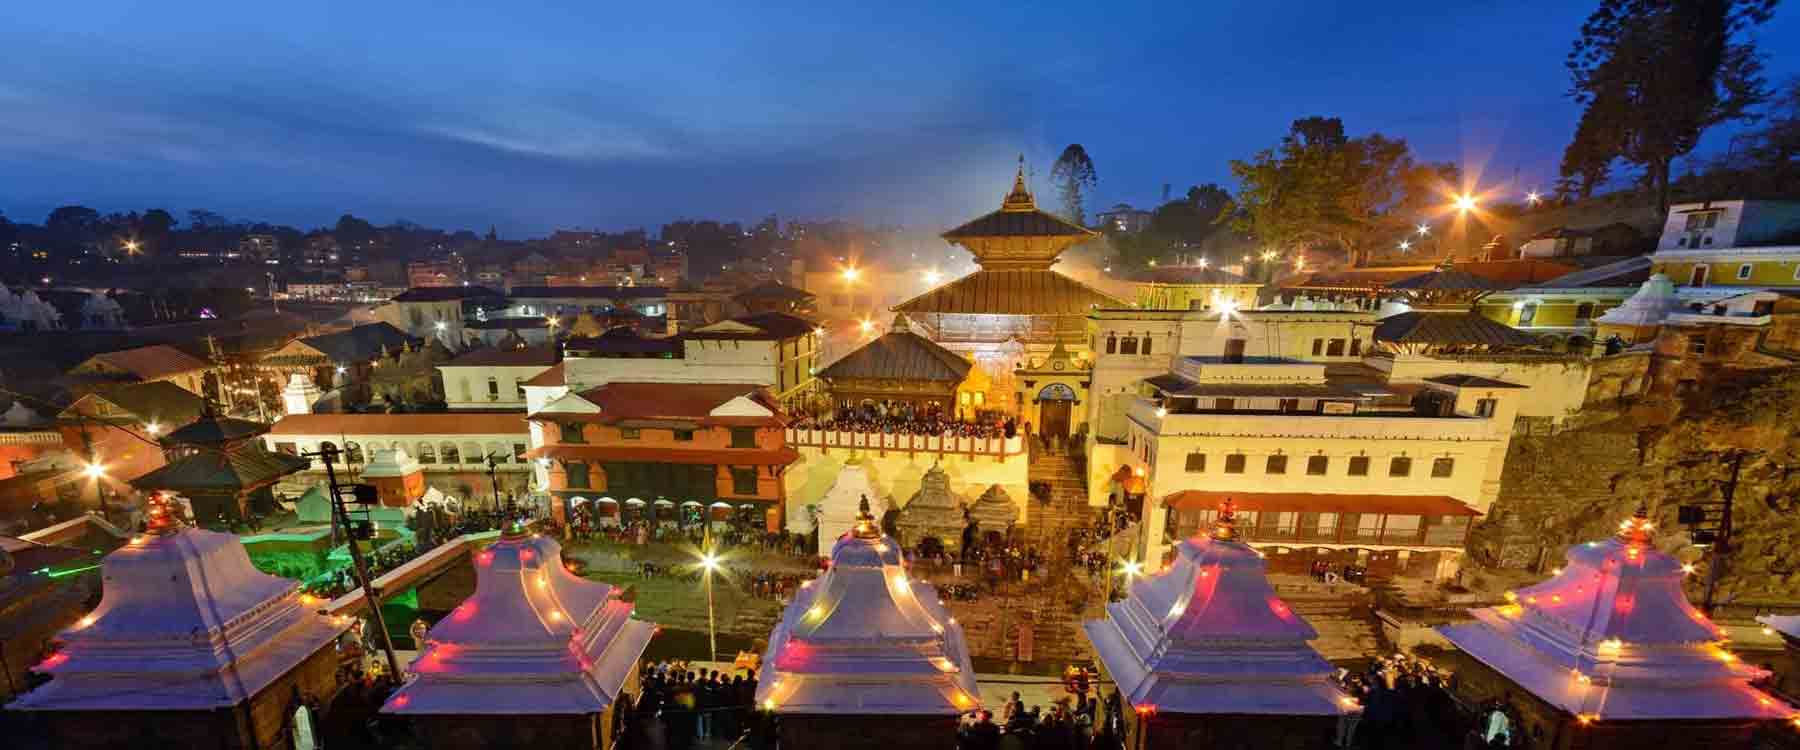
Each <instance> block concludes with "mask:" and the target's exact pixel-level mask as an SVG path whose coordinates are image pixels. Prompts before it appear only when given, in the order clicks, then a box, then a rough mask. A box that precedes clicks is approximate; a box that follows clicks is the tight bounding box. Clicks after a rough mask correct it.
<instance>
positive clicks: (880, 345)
mask: <svg viewBox="0 0 1800 750" xmlns="http://www.w3.org/2000/svg"><path fill="white" fill-rule="evenodd" d="M973 367H974V365H973V364H971V363H970V362H969V360H967V359H964V358H963V357H962V355H959V354H957V353H955V352H952V351H950V350H949V349H945V348H944V347H941V346H938V345H937V344H935V343H932V341H931V340H930V339H927V338H925V337H924V336H920V335H919V334H916V333H913V331H912V328H911V325H910V323H909V322H908V321H907V319H906V314H905V313H901V314H900V315H897V316H895V318H894V325H893V326H891V327H890V328H889V329H888V332H887V333H884V334H882V335H881V336H879V337H877V338H876V339H874V340H872V341H870V342H869V343H867V344H863V345H862V346H861V347H858V348H857V349H856V350H855V351H852V352H850V353H849V354H846V355H844V356H843V357H842V358H841V359H839V360H838V361H836V362H833V363H831V365H830V366H828V367H826V368H825V369H823V370H820V371H819V379H820V380H823V381H825V383H826V385H827V387H829V388H830V389H831V400H832V404H833V406H834V407H838V408H846V409H851V410H854V411H859V412H860V411H861V410H863V409H865V408H866V409H874V408H877V407H880V408H881V409H882V410H883V411H884V413H887V414H891V415H895V416H910V417H914V418H925V417H928V416H937V417H941V418H943V419H951V418H953V417H955V416H957V415H958V414H960V413H961V412H962V411H964V410H962V409H959V408H958V402H959V399H958V395H957V394H958V392H959V390H960V389H961V387H962V385H963V383H964V382H965V381H966V380H967V379H968V377H969V370H970V369H971V368H973ZM960 400H961V401H965V402H967V401H972V400H974V395H973V394H972V393H970V394H969V395H967V396H964V397H963V398H961V399H960ZM981 400H982V401H983V402H985V401H986V400H987V394H985V393H983V394H982V396H981ZM971 415H972V412H971Z"/></svg>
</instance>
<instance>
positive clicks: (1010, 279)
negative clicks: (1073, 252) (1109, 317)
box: [894, 269, 1125, 315]
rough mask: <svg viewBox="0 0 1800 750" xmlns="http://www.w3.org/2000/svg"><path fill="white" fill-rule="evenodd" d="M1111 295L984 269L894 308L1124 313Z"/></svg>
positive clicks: (1028, 272)
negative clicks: (1113, 310)
mask: <svg viewBox="0 0 1800 750" xmlns="http://www.w3.org/2000/svg"><path fill="white" fill-rule="evenodd" d="M1124 306H1125V302H1124V301H1123V300H1120V299H1118V298H1116V297H1113V296H1112V295H1110V294H1107V293H1105V292H1102V291H1100V290H1098V289H1095V288H1093V287H1091V286H1088V285H1086V284H1083V283H1081V282H1079V281H1076V280H1074V279H1071V278H1069V277H1067V276H1064V275H1062V274H1060V273H1057V272H1055V271H1051V270H1049V269H994V270H989V269H982V270H980V271H976V272H975V273H972V274H969V275H968V276H964V277H962V278H960V279H957V280H956V281H952V282H950V283H948V284H945V285H943V286H940V287H938V288H936V289H933V290H931V291H929V292H926V293H924V294H921V295H919V296H917V297H914V298H912V299H909V300H907V301H905V302H902V303H900V304H899V305H896V306H895V307H894V309H895V310H896V311H899V312H906V313H969V314H976V315H982V314H986V315H1086V314H1088V313H1089V312H1091V311H1093V310H1094V309H1095V308H1102V307H1124Z"/></svg>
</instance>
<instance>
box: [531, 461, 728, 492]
mask: <svg viewBox="0 0 1800 750" xmlns="http://www.w3.org/2000/svg"><path fill="white" fill-rule="evenodd" d="M563 486H564V487H565V488H568V489H592V488H593V486H594V480H593V476H592V474H590V473H589V471H588V465H587V464H585V463H582V462H580V461H569V462H567V463H564V464H563ZM731 494H733V495H755V494H756V467H754V466H750V467H736V466H734V467H731Z"/></svg>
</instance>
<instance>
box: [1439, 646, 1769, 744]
mask: <svg viewBox="0 0 1800 750" xmlns="http://www.w3.org/2000/svg"><path fill="white" fill-rule="evenodd" d="M1432 658H1433V660H1434V661H1437V662H1439V663H1440V664H1441V665H1442V666H1446V667H1449V668H1450V669H1452V670H1453V671H1454V673H1455V675H1456V678H1455V680H1454V681H1453V682H1452V683H1451V690H1452V691H1453V692H1454V693H1455V694H1456V697H1457V698H1458V699H1459V700H1460V701H1461V702H1462V703H1463V705H1468V706H1477V707H1480V706H1486V705H1488V704H1489V703H1490V702H1492V701H1500V702H1502V703H1506V704H1508V705H1510V706H1511V707H1512V709H1513V710H1514V711H1515V712H1516V715H1517V716H1518V717H1519V720H1520V722H1521V723H1522V724H1523V725H1524V726H1523V727H1515V731H1518V730H1522V732H1523V734H1524V737H1525V741H1524V742H1523V743H1520V744H1515V745H1514V747H1519V748H1525V749H1526V750H1644V748H1655V747H1667V748H1682V749H1683V750H1751V749H1752V748H1753V747H1756V746H1757V745H1756V737H1757V735H1758V733H1759V731H1760V730H1762V729H1764V728H1780V729H1784V730H1786V731H1789V732H1791V731H1792V729H1791V728H1790V727H1785V725H1782V724H1781V723H1780V722H1776V723H1773V724H1771V723H1768V722H1757V721H1676V720H1670V721H1662V720H1651V721H1628V722H1598V723H1594V724H1582V723H1580V722H1577V721H1576V720H1575V717H1574V716H1571V715H1570V714H1569V713H1568V712H1566V711H1563V710H1562V709H1560V708H1557V707H1555V706H1552V705H1550V704H1549V703H1547V702H1545V701H1543V700H1540V699H1539V698H1538V697H1537V696H1535V695H1532V694H1531V693H1528V692H1526V691H1525V690H1524V689H1523V688H1521V687H1519V686H1518V685H1517V684H1515V683H1513V681H1512V680H1509V679H1507V677H1506V676H1505V675H1503V674H1500V673H1499V672H1497V671H1495V670H1494V669H1492V668H1490V667H1488V666H1487V665H1486V664H1483V663H1481V662H1479V661H1476V660H1475V659H1473V658H1470V657H1469V656H1468V655H1467V654H1464V653H1462V652H1460V651H1449V652H1445V654H1444V655H1443V656H1437V655H1433V657H1432Z"/></svg>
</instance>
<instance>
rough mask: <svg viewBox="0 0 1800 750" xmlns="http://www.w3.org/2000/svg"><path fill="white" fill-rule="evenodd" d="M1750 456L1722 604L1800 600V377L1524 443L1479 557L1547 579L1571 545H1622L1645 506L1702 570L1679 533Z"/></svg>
mask: <svg viewBox="0 0 1800 750" xmlns="http://www.w3.org/2000/svg"><path fill="white" fill-rule="evenodd" d="M1737 452H1743V453H1744V458H1743V463H1742V470H1741V472H1740V475H1739V478H1738V486H1737V493H1736V502H1735V503H1734V506H1733V510H1734V513H1733V522H1734V527H1735V533H1734V536H1733V540H1734V545H1735V550H1734V551H1733V554H1732V556H1731V562H1730V563H1729V565H1728V566H1727V568H1726V571H1725V576H1724V578H1723V579H1722V581H1721V584H1720V596H1721V598H1723V599H1725V600H1727V601H1729V600H1731V599H1733V598H1736V599H1739V600H1741V601H1745V602H1753V601H1760V600H1766V599H1778V598H1788V597H1792V596H1800V500H1796V498H1797V497H1800V371H1797V370H1784V371H1778V372H1770V373H1762V374H1741V375H1738V376H1736V379H1735V380H1731V381H1728V382H1725V383H1722V384H1720V385H1718V386H1717V387H1716V388H1714V389H1713V390H1712V391H1711V392H1708V393H1704V394H1699V395H1696V396H1694V397H1692V398H1689V399H1688V400H1686V401H1683V402H1656V403H1642V404H1631V405H1617V406H1606V407H1600V408H1593V407H1590V408H1589V409H1588V410H1586V411H1584V412H1583V413H1582V415H1581V417H1580V418H1578V419H1577V420H1575V422H1574V424H1573V426H1572V427H1570V428H1569V429H1566V430H1564V431H1562V432H1559V433H1557V434H1554V435H1544V436H1519V437H1515V438H1514V440H1513V442H1512V447H1511V450H1510V452H1509V455H1508V456H1507V463H1506V471H1505V474H1504V476H1503V478H1502V485H1501V489H1500V497H1499V499H1498V500H1497V501H1496V502H1495V504H1494V508H1493V512H1492V513H1490V514H1489V516H1488V518H1487V519H1485V520H1484V522H1483V523H1482V524H1481V525H1480V526H1479V527H1477V530H1476V533H1475V535H1474V538H1473V539H1472V540H1471V543H1470V547H1471V551H1472V552H1473V556H1474V559H1475V561H1477V562H1478V563H1480V564H1482V565H1487V566H1496V567H1505V568H1527V567H1533V566H1536V567H1538V569H1540V570H1547V569H1549V568H1551V567H1553V566H1556V565H1560V564H1561V559H1562V551H1563V549H1564V548H1565V547H1567V546H1568V545H1570V544H1573V543H1576V542H1581V541H1587V540H1591V539H1598V538H1602V537H1605V536H1607V535H1609V534H1612V533H1613V532H1614V531H1615V530H1616V529H1617V527H1618V523H1619V521H1620V520H1622V519H1624V518H1625V517H1626V516H1629V515H1630V514H1631V513H1632V512H1633V511H1634V510H1635V509H1636V508H1637V506H1638V504H1639V503H1643V504H1645V505H1647V506H1648V507H1649V508H1650V509H1651V515H1652V517H1653V518H1654V519H1655V520H1656V522H1657V526H1658V535H1657V543H1658V546H1660V547H1662V548H1664V549H1665V550H1669V551H1671V552H1674V553H1675V554H1677V555H1678V556H1680V557H1682V558H1683V559H1688V560H1697V561H1698V564H1699V565H1700V568H1701V573H1702V575H1698V576H1694V577H1693V580H1694V581H1695V582H1696V583H1697V582H1699V581H1701V580H1704V574H1705V572H1706V570H1705V568H1706V564H1707V561H1706V559H1704V558H1703V557H1702V552H1703V550H1701V549H1699V548H1696V547H1694V546H1693V545H1692V544H1691V543H1690V540H1689V534H1688V532H1689V529H1688V528H1687V527H1684V526H1681V525H1680V524H1678V523H1677V522H1676V510H1677V507H1678V506H1680V505H1681V504H1683V503H1692V502H1710V501H1716V500H1717V499H1719V497H1720V488H1721V487H1722V485H1723V483H1724V481H1725V480H1726V479H1727V478H1728V477H1729V476H1730V473H1731V468H1730V462H1729V458H1730V456H1731V455H1733V454H1734V453H1737Z"/></svg>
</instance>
